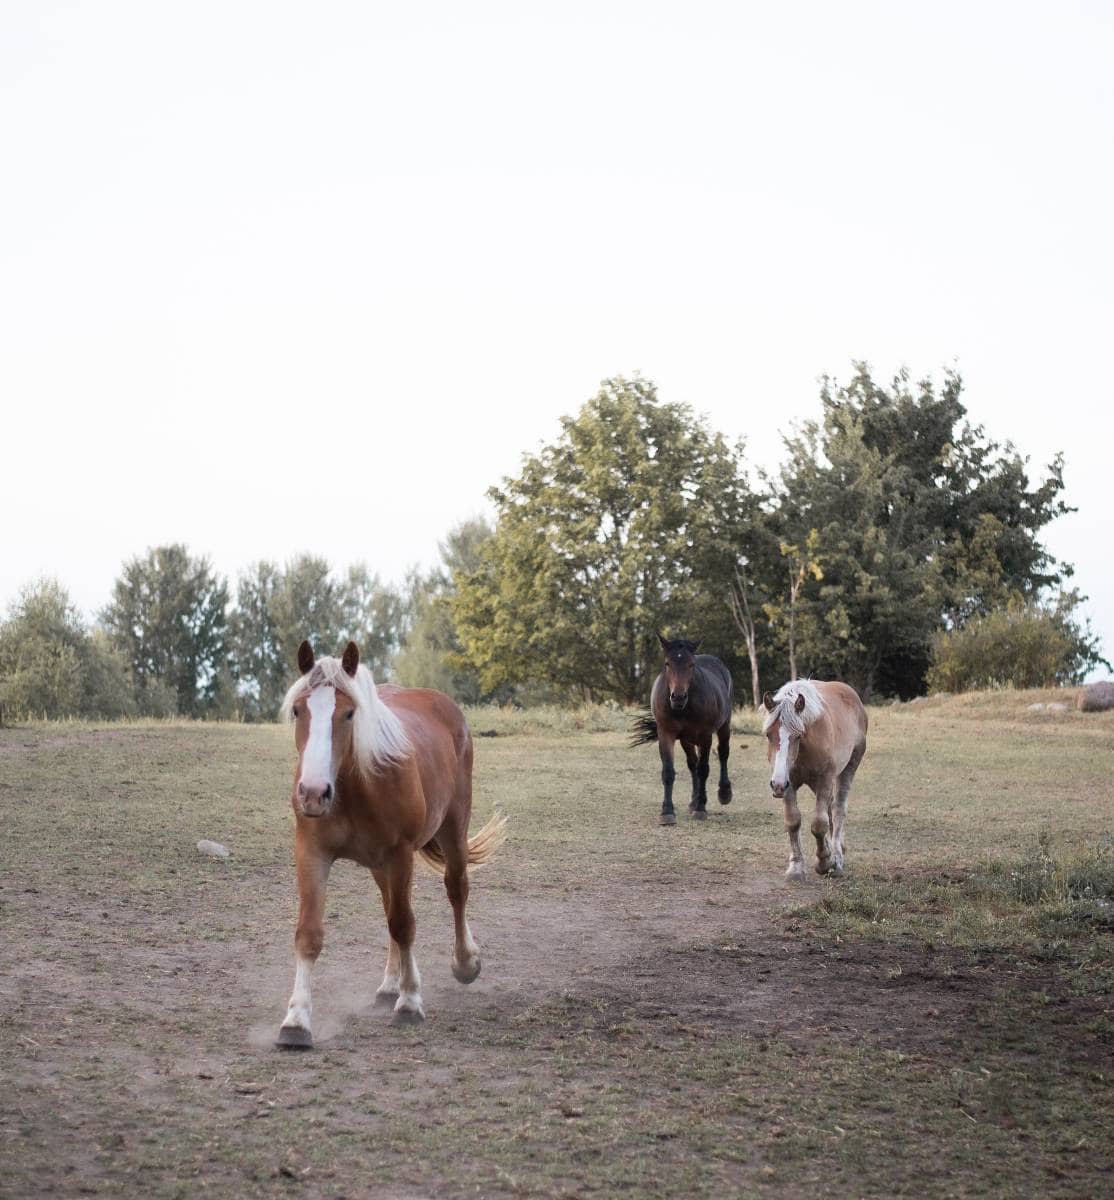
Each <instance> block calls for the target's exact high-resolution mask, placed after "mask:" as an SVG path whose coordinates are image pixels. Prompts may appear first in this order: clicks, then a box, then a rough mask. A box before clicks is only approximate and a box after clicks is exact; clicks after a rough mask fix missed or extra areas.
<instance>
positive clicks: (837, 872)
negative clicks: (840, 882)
mask: <svg viewBox="0 0 1114 1200" xmlns="http://www.w3.org/2000/svg"><path fill="white" fill-rule="evenodd" d="M842 876H843V864H842V863H832V865H831V868H830V870H829V871H828V878H829V879H840V878H842Z"/></svg>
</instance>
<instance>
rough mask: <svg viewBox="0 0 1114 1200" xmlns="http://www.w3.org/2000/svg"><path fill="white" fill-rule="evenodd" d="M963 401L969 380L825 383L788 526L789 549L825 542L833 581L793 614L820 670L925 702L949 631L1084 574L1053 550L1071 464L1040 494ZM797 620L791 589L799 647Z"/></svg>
mask: <svg viewBox="0 0 1114 1200" xmlns="http://www.w3.org/2000/svg"><path fill="white" fill-rule="evenodd" d="M961 392H962V381H961V379H960V377H959V375H958V374H957V373H956V372H947V373H946V374H945V376H944V380H943V384H942V386H941V387H940V388H939V389H938V388H937V387H936V385H935V384H934V383H933V382H932V381H931V380H923V381H921V382H919V383H917V384H916V385H912V384H911V383H910V379H909V375H908V373H906V372H902V373H900V374H899V375H898V376H897V377H896V378H895V379H894V380H893V381H892V382H891V384H890V385H889V387H884V386H881V385H879V384H877V383H876V382H875V381H874V379H873V378H872V376H871V374H870V371H869V368H868V367H866V365H865V364H858V365H857V366H856V370H855V374H854V376H853V378H852V380H851V381H850V383H848V384H847V385H845V386H841V385H837V384H836V383H834V382H833V381H832V380H825V382H824V386H823V390H822V393H821V402H822V405H823V416H822V420H821V421H820V422H808V423H806V424H805V425H804V426H802V427H801V429H800V430H798V432H797V433H796V434H795V435H793V436H791V437H790V438H788V439H786V451H787V453H786V459H785V462H784V465H783V467H782V469H781V471H780V473H779V475H778V477H777V479H776V480H774V481H772V484H773V491H774V494H775V497H776V506H775V511H774V517H773V520H774V524H775V526H776V528H777V529H778V531H779V534H780V536H781V538H782V540H783V541H784V542H786V543H790V544H798V545H799V544H802V543H803V542H804V540H805V539H806V538H807V537H808V536H810V534H812V535H813V536H814V541H815V558H816V561H817V563H818V566H819V571H820V577H819V578H817V577H812V578H808V579H806V580H804V582H803V585H802V587H801V591H800V599H799V606H797V609H796V612H795V614H794V615H795V618H796V624H797V644H798V645H797V657H798V659H800V660H801V665H802V670H803V671H804V672H805V673H815V674H817V675H822V676H827V677H836V678H842V679H846V680H847V681H848V682H850V683H852V684H853V685H854V686H855V687H857V688H858V689H859V690H860V691H861V692H862V693H863V694H864V695H869V694H870V693H871V692H873V691H882V692H886V693H895V692H896V693H897V694H900V695H913V694H915V693H916V692H917V691H920V690H922V688H923V686H924V677H925V672H926V670H927V668H928V664H929V660H930V655H931V646H932V640H933V636H934V635H935V633H936V632H937V630H939V629H940V628H941V627H942V626H943V625H947V624H951V625H958V624H962V623H963V622H964V621H966V620H968V619H969V618H970V617H971V616H973V615H975V614H977V613H984V612H988V611H990V610H991V609H993V608H996V607H1000V606H1002V605H1003V604H1005V603H1007V602H1008V600H1009V599H1010V598H1011V597H1014V596H1019V597H1021V598H1023V599H1026V600H1033V599H1036V598H1037V597H1038V596H1039V595H1040V594H1041V593H1042V592H1043V591H1044V590H1045V589H1048V588H1052V587H1055V586H1057V585H1059V583H1060V582H1061V580H1062V579H1063V577H1064V576H1065V575H1067V574H1070V568H1069V567H1061V566H1060V564H1058V563H1056V561H1055V560H1054V559H1053V558H1052V556H1051V555H1050V554H1049V553H1048V551H1047V549H1046V548H1045V547H1044V545H1043V544H1042V542H1041V540H1040V532H1041V530H1042V529H1043V528H1044V527H1045V526H1046V525H1047V524H1048V522H1049V521H1051V520H1053V519H1054V518H1055V517H1057V516H1060V515H1061V514H1062V513H1064V512H1068V511H1070V510H1069V508H1068V506H1067V505H1066V504H1065V503H1064V501H1063V499H1062V497H1061V493H1062V491H1063V474H1062V467H1063V464H1062V460H1061V458H1060V457H1059V456H1057V457H1055V458H1054V459H1053V460H1052V461H1051V463H1049V465H1048V467H1047V468H1046V472H1045V479H1044V482H1043V483H1040V484H1039V485H1037V486H1035V487H1034V486H1032V485H1031V483H1030V480H1029V474H1028V464H1027V461H1026V460H1025V459H1024V458H1022V457H1021V456H1020V455H1019V454H1018V453H1017V451H1016V450H1015V449H1014V448H1013V447H1012V446H1011V445H1010V444H1009V443H1006V444H1005V445H1001V444H999V443H997V442H994V441H991V440H990V439H988V438H987V436H986V434H985V432H984V431H983V430H982V429H981V428H979V427H972V426H971V425H970V424H969V423H968V422H967V421H966V420H965V417H966V409H965V408H964V406H963V404H962V403H961V400H960V395H961ZM813 531H815V533H813ZM789 610H790V605H789V599H788V587H786V588H784V589H783V591H782V598H780V599H778V598H775V599H774V600H772V601H771V602H770V603H769V604H768V605H767V615H768V617H769V620H770V628H771V631H772V632H773V634H774V636H775V637H780V638H782V639H784V638H786V637H787V633H786V630H787V627H788V623H789V621H788V618H789Z"/></svg>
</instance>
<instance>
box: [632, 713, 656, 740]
mask: <svg viewBox="0 0 1114 1200" xmlns="http://www.w3.org/2000/svg"><path fill="white" fill-rule="evenodd" d="M630 732H631V739H630V741H629V742H628V743H627V745H628V746H645V745H646V744H647V742H656V741H657V740H658V723H657V721H655V720H654V718H653V717H651V716H649V715H647V716H645V717H639V718H638V719H637V720H636V721H635V722H634V724H633V725H632V726H631V727H630Z"/></svg>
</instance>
